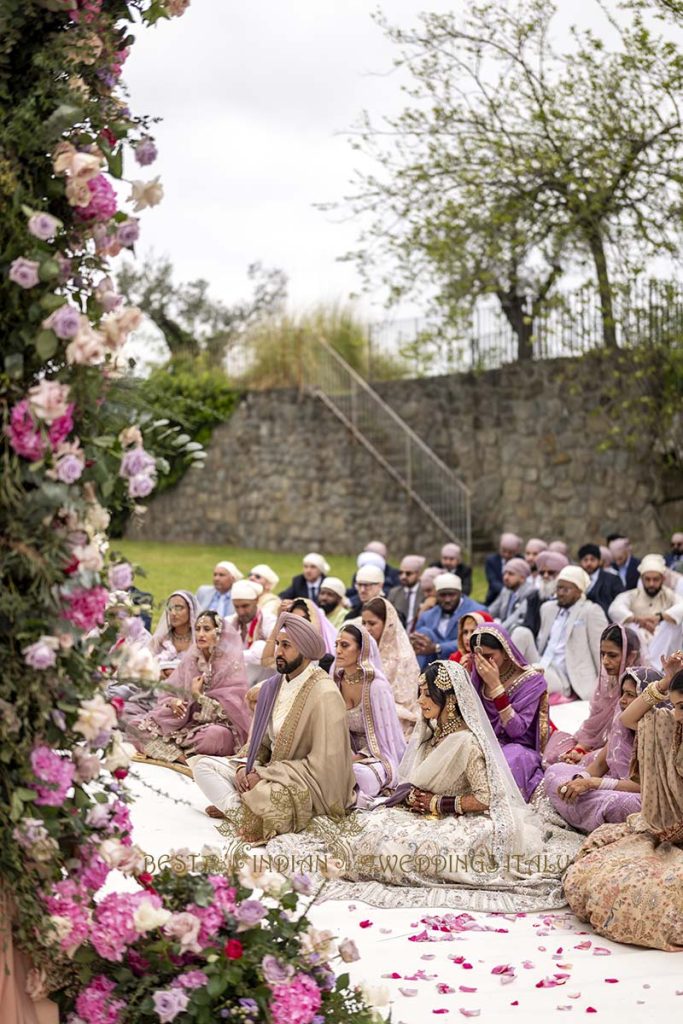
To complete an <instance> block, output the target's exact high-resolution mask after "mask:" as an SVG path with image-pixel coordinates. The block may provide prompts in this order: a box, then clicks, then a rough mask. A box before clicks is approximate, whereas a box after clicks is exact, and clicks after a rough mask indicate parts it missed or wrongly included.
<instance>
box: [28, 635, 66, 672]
mask: <svg viewBox="0 0 683 1024" xmlns="http://www.w3.org/2000/svg"><path fill="white" fill-rule="evenodd" d="M58 645H59V641H57V640H56V639H55V638H54V637H51V636H41V638H40V640H37V641H36V642H35V643H34V644H30V645H29V646H28V647H24V648H23V650H22V652H21V653H22V654H23V655H24V661H25V662H26V664H27V665H28V666H29V668H35V669H37V670H39V671H42V670H43V669H46V668H52V666H53V665H56V663H57V655H56V653H55V649H56V647H58Z"/></svg>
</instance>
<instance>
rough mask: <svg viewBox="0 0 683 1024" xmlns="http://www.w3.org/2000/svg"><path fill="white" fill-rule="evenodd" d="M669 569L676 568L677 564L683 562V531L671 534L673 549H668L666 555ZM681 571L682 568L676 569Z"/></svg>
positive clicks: (665, 559)
mask: <svg viewBox="0 0 683 1024" xmlns="http://www.w3.org/2000/svg"><path fill="white" fill-rule="evenodd" d="M664 561H665V562H666V564H667V566H668V568H669V569H676V566H677V565H679V564H680V563H683V533H674V534H672V535H671V550H670V551H667V553H666V555H665V556H664ZM676 571H677V572H680V571H681V570H680V569H676Z"/></svg>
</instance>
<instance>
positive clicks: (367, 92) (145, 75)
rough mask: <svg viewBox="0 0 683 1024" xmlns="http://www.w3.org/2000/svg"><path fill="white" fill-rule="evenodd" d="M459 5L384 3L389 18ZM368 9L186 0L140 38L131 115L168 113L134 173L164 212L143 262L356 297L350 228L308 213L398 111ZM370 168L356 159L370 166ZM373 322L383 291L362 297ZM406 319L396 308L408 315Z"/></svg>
mask: <svg viewBox="0 0 683 1024" xmlns="http://www.w3.org/2000/svg"><path fill="white" fill-rule="evenodd" d="M458 5H459V0H450V2H446V0H427V2H426V3H425V0H385V2H384V4H383V9H384V11H385V12H386V13H387V14H388V16H389V17H390V18H391V20H392V21H393V22H394V23H397V24H400V25H402V26H408V25H410V24H413V23H414V21H415V20H416V16H417V13H418V12H419V11H420V10H423V9H425V7H428V9H430V10H433V11H443V10H449V9H457V7H458ZM559 6H560V8H561V13H562V21H563V22H564V23H565V24H568V23H569V21H570V20H577V21H580V22H582V23H583V24H586V22H587V21H588V22H589V23H593V24H594V23H595V13H594V12H595V9H596V7H595V2H594V0H571V2H570V0H560V2H559ZM374 9H375V4H374V3H371V2H367V0H246V2H245V0H192V5H191V7H190V8H189V9H188V11H187V12H186V14H185V15H184V16H183V17H182V18H180V19H179V20H172V21H170V22H160V23H159V25H158V26H157V27H156V28H154V29H148V30H140V31H139V32H138V39H137V42H136V44H135V46H134V47H133V50H132V54H131V57H130V59H129V61H128V62H127V64H126V66H125V81H126V83H127V85H128V87H129V90H130V105H131V108H132V110H133V111H134V113H137V114H143V113H146V114H150V115H155V116H159V117H161V118H163V121H162V123H161V124H159V125H158V126H157V127H156V130H155V135H156V138H157V141H158V145H159V150H160V156H159V159H158V161H157V163H156V164H154V165H153V166H152V167H149V168H144V169H141V168H138V167H137V166H136V165H134V164H133V163H132V161H131V162H130V163H129V165H128V167H127V168H126V173H127V175H129V176H130V177H138V178H147V177H151V176H153V175H155V174H160V175H161V178H162V182H163V185H164V189H165V198H164V201H163V203H162V204H161V205H160V206H158V207H156V208H154V209H152V210H147V211H145V212H144V214H143V215H142V220H141V224H142V236H141V242H140V243H139V247H138V255H144V254H146V253H147V252H148V251H149V250H150V249H152V250H154V252H155V253H157V254H168V255H169V256H170V257H171V258H172V261H173V263H174V266H175V268H176V280H178V281H180V280H185V281H187V280H192V279H194V278H197V277H204V278H206V279H208V281H209V282H210V284H211V289H212V293H213V294H214V296H215V297H216V298H220V299H222V300H223V301H225V302H227V303H230V302H232V301H236V300H238V299H240V298H241V297H243V296H244V295H246V294H247V293H248V292H249V285H248V282H247V278H246V268H247V266H248V264H250V263H252V262H254V261H257V260H260V261H261V262H262V263H264V264H265V265H266V266H271V267H281V268H283V269H284V270H285V271H286V273H287V275H288V276H289V280H290V285H289V292H290V296H291V303H292V305H293V306H294V307H295V308H298V309H300V308H302V307H307V306H310V305H313V304H315V303H316V302H317V301H321V300H344V299H345V298H347V297H348V295H349V293H351V292H357V291H359V290H360V281H359V279H358V276H357V274H356V271H355V269H354V268H353V266H351V265H348V264H343V263H339V262H337V258H338V257H339V256H340V255H342V254H343V253H344V252H346V251H347V250H348V249H350V248H352V247H353V246H354V243H355V242H356V239H357V232H358V225H357V224H356V223H354V222H346V223H339V222H338V221H339V218H338V217H337V218H335V216H334V215H332V214H329V213H321V212H320V211H319V210H316V209H314V207H313V204H314V203H316V202H325V201H330V200H336V199H339V198H341V197H342V196H343V195H344V193H345V191H346V190H347V189H348V183H349V180H350V178H351V176H352V174H353V171H354V168H355V167H358V166H359V164H360V162H361V158H360V157H359V154H358V153H356V152H354V151H353V150H352V149H351V147H350V145H349V142H348V139H347V138H346V137H345V136H344V132H345V130H346V129H348V128H349V127H351V126H352V125H353V123H354V122H355V121H356V120H357V118H358V116H359V114H360V112H361V111H362V110H363V109H368V110H369V111H370V112H371V114H372V115H373V116H374V117H379V116H381V115H382V114H392V113H396V112H398V110H399V109H400V108H401V106H402V105H403V104H402V97H401V93H400V90H399V81H398V79H397V76H396V74H392V73H391V62H392V58H393V57H394V56H395V49H394V47H393V46H392V45H391V44H390V43H389V42H388V41H387V40H386V39H385V38H384V36H383V34H382V32H381V30H380V29H379V28H378V26H377V25H376V24H375V23H374V22H373V21H372V19H371V17H370V15H371V13H372V11H373V10H374ZM366 166H367V165H366ZM360 308H361V309H362V310H363V312H364V314H365V315H366V316H368V317H369V318H371V319H383V318H384V317H385V316H386V314H385V313H384V311H383V309H382V305H381V295H380V293H379V292H378V293H377V294H375V295H374V296H371V297H369V298H364V299H363V300H362V301H361V303H360ZM416 311H417V307H416V306H410V307H409V306H406V307H404V309H403V311H402V312H404V313H411V314H412V313H413V312H416Z"/></svg>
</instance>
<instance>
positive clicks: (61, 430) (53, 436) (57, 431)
mask: <svg viewBox="0 0 683 1024" xmlns="http://www.w3.org/2000/svg"><path fill="white" fill-rule="evenodd" d="M73 411H74V407H73V403H72V404H71V405H68V406H67V408H66V412H65V413H64V415H63V416H60V417H59V418H58V419H56V420H55V421H54V422H53V423H51V424H50V429H49V430H48V432H47V435H48V437H49V438H50V444H51V445H52V450H53V451H54V450H55V448H57V447H58V446H59V445H60V444H61V443H62V442H63V441H65V440H66V438H67V437H68V436H69V434H70V433H71V431H72V430H73V428H74V419H73Z"/></svg>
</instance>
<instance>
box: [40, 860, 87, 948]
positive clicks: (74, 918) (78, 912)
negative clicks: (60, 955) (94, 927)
mask: <svg viewBox="0 0 683 1024" xmlns="http://www.w3.org/2000/svg"><path fill="white" fill-rule="evenodd" d="M89 905H90V899H89V894H88V893H87V892H86V891H85V889H84V888H83V887H82V886H80V885H79V884H78V883H77V882H75V881H74V880H73V879H71V878H69V879H64V880H63V881H61V882H57V884H56V885H54V886H53V887H52V890H51V892H50V893H49V894H48V895H47V896H46V897H45V906H46V907H47V910H48V911H49V912H50V914H51V915H52V917H53V919H56V920H55V921H54V923H55V924H56V925H57V927H58V933H59V938H60V942H59V944H60V946H61V947H62V949H64V950H66V951H68V952H73V951H74V950H75V949H77V948H78V946H80V945H81V944H82V943H83V942H85V941H86V939H87V938H88V933H89V931H90V913H89Z"/></svg>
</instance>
